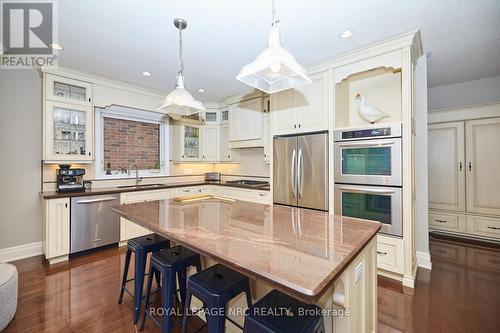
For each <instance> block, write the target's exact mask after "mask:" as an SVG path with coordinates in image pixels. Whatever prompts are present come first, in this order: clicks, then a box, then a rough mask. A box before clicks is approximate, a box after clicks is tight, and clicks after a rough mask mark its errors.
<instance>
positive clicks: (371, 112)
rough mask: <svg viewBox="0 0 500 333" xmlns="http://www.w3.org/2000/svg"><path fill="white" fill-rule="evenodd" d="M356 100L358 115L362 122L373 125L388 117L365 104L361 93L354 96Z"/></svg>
mask: <svg viewBox="0 0 500 333" xmlns="http://www.w3.org/2000/svg"><path fill="white" fill-rule="evenodd" d="M356 98H359V99H360V103H359V115H360V116H361V118H363V119H364V120H366V121H369V122H370V124H375V123H376V122H377V121H379V120H381V119H382V118H386V117H389V115H388V114H387V113H384V112H382V111H381V110H379V109H377V108H376V107H374V106H373V105H368V104H366V102H365V95H364V94H363V93H361V92H358V93H357V94H356Z"/></svg>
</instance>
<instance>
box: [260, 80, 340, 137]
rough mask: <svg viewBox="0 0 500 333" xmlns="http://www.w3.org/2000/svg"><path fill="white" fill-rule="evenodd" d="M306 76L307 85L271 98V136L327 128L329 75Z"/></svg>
mask: <svg viewBox="0 0 500 333" xmlns="http://www.w3.org/2000/svg"><path fill="white" fill-rule="evenodd" d="M310 77H311V80H312V82H311V83H310V84H307V85H304V86H301V87H298V88H295V89H288V90H285V91H282V92H278V93H275V94H272V95H271V106H272V107H271V113H270V114H271V133H272V135H283V134H293V133H304V132H315V131H324V130H327V129H328V108H329V100H330V98H331V96H330V94H331V93H330V92H331V91H332V90H333V88H332V73H331V71H326V72H322V73H317V74H313V75H311V76H310Z"/></svg>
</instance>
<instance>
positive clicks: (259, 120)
mask: <svg viewBox="0 0 500 333" xmlns="http://www.w3.org/2000/svg"><path fill="white" fill-rule="evenodd" d="M229 142H230V144H229V146H230V147H231V148H251V147H263V146H264V141H263V112H262V98H261V97H257V98H253V99H250V100H248V101H243V102H240V103H237V104H232V105H229Z"/></svg>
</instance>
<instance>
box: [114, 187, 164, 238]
mask: <svg viewBox="0 0 500 333" xmlns="http://www.w3.org/2000/svg"><path fill="white" fill-rule="evenodd" d="M171 197H173V191H172V190H170V189H166V190H155V191H138V192H126V193H122V194H121V195H120V204H130V203H136V202H146V201H153V200H162V199H169V198H171ZM150 233H151V231H149V230H148V229H146V228H143V227H141V226H139V225H137V224H135V223H133V222H131V221H129V220H127V219H125V218H123V217H121V218H120V246H122V245H125V244H126V241H127V240H129V239H131V238H135V237H140V236H144V235H148V234H150Z"/></svg>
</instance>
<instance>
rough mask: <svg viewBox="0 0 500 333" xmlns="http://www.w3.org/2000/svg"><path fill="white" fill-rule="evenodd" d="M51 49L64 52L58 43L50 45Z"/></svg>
mask: <svg viewBox="0 0 500 333" xmlns="http://www.w3.org/2000/svg"><path fill="white" fill-rule="evenodd" d="M49 47H50V48H52V49H54V50H64V47H62V46H61V45H59V44H57V43H49Z"/></svg>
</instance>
